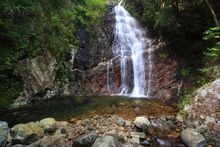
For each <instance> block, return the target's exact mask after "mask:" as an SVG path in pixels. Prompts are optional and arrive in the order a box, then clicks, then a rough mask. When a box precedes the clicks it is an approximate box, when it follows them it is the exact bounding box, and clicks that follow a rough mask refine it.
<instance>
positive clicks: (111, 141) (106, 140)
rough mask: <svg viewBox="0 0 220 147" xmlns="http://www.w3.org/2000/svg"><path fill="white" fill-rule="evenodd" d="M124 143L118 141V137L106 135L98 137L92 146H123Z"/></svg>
mask: <svg viewBox="0 0 220 147" xmlns="http://www.w3.org/2000/svg"><path fill="white" fill-rule="evenodd" d="M122 146H123V145H122V144H121V143H120V142H119V141H118V139H117V138H115V137H113V136H110V135H106V136H104V137H102V138H98V139H96V141H95V143H94V144H93V145H92V147H122Z"/></svg>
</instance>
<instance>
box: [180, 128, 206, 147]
mask: <svg viewBox="0 0 220 147" xmlns="http://www.w3.org/2000/svg"><path fill="white" fill-rule="evenodd" d="M181 139H182V140H183V142H184V143H185V144H186V145H188V146H190V147H199V145H201V144H203V143H204V142H205V138H204V137H203V136H202V135H201V134H200V133H198V132H197V131H196V130H194V129H189V128H187V129H185V130H183V131H182V132H181Z"/></svg>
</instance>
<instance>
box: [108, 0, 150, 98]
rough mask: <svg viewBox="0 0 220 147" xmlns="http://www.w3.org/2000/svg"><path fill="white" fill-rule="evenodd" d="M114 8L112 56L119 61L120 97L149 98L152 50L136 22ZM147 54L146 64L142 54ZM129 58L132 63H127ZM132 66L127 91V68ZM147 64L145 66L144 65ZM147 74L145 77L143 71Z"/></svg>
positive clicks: (120, 6)
mask: <svg viewBox="0 0 220 147" xmlns="http://www.w3.org/2000/svg"><path fill="white" fill-rule="evenodd" d="M121 3H122V1H121V2H120V3H119V4H118V5H117V6H115V8H114V11H115V15H116V16H115V18H116V23H115V39H114V43H113V56H114V57H119V59H120V72H121V73H120V74H121V86H120V93H119V94H120V95H130V96H133V97H149V96H150V90H151V88H150V87H151V81H152V80H151V79H152V55H151V53H152V50H151V49H150V48H149V47H148V41H147V40H148V39H147V37H146V32H145V31H144V30H143V29H142V28H141V27H140V26H139V24H138V22H137V21H136V20H135V19H134V18H133V17H132V16H131V15H130V14H129V12H128V11H126V10H125V8H124V7H123V6H122V5H121ZM146 52H147V53H148V58H147V63H145V60H144V53H146ZM129 58H131V59H132V63H130V62H128V60H129ZM129 63H130V64H133V90H132V91H129V88H130V87H129V86H130V85H129V84H128V81H129V76H128V72H129V71H128V66H129ZM145 64H147V65H145ZM111 65H112V60H111V61H110V62H109V63H108V67H107V68H108V87H110V86H109V83H110V82H109V81H110V77H111V76H110V74H111V72H110V68H111V69H112V66H111ZM146 69H147V72H148V74H147V75H146V72H145V70H146Z"/></svg>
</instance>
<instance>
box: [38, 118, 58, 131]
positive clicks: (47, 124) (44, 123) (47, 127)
mask: <svg viewBox="0 0 220 147" xmlns="http://www.w3.org/2000/svg"><path fill="white" fill-rule="evenodd" d="M39 125H40V127H41V128H43V129H44V132H53V131H54V130H55V129H56V121H55V119H54V118H45V119H42V120H41V121H40V122H39Z"/></svg>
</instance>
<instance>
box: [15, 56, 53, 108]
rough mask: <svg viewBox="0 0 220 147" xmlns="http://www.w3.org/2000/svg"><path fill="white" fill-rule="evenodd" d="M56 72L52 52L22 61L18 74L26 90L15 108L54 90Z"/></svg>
mask: <svg viewBox="0 0 220 147" xmlns="http://www.w3.org/2000/svg"><path fill="white" fill-rule="evenodd" d="M56 71H57V70H56V59H55V58H54V57H53V56H52V54H51V53H50V52H45V53H44V54H43V55H41V56H37V57H35V58H27V59H25V60H22V61H20V62H19V63H18V74H19V75H20V76H21V78H22V80H23V83H24V86H23V87H24V89H23V92H22V94H21V95H20V96H19V97H18V98H17V99H16V100H15V104H14V105H13V106H14V107H15V106H17V105H22V104H26V103H27V102H28V101H29V100H30V98H33V97H34V96H35V95H36V94H38V93H44V92H45V93H47V90H48V89H52V88H53V86H54V81H55V77H56ZM52 95H53V94H52ZM52 95H50V96H52ZM46 96H47V95H46ZM45 98H46V97H45ZM13 106H12V107H13Z"/></svg>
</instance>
